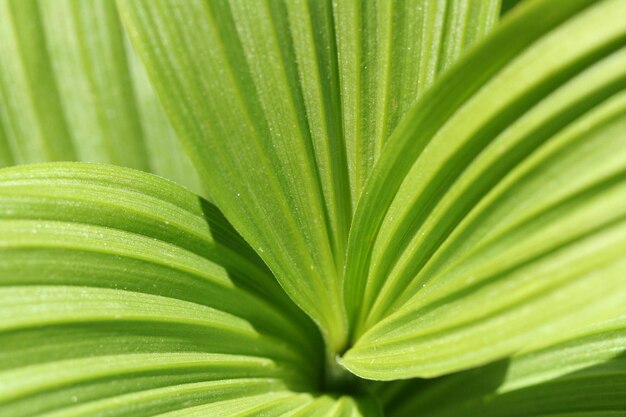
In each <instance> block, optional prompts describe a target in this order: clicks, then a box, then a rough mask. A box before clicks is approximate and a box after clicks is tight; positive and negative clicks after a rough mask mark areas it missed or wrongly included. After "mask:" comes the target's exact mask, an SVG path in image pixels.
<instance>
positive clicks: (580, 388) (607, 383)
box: [383, 318, 626, 417]
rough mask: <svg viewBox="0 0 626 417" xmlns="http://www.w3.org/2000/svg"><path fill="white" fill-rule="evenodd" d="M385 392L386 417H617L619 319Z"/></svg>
mask: <svg viewBox="0 0 626 417" xmlns="http://www.w3.org/2000/svg"><path fill="white" fill-rule="evenodd" d="M385 389H386V393H384V394H383V397H385V402H386V412H387V413H388V414H386V415H389V416H391V417H402V416H415V415H427V416H433V417H443V416H449V417H452V416H474V415H476V416H486V417H492V416H493V417H495V416H505V415H506V416H512V417H517V416H519V417H522V416H523V417H529V416H533V417H534V416H602V417H605V416H606V417H608V416H611V417H615V416H619V415H621V414H623V412H624V410H625V409H626V320H625V319H624V318H621V319H617V320H610V321H607V322H603V323H599V324H596V325H594V326H591V327H590V328H588V329H585V330H584V331H582V332H579V333H578V334H577V335H575V336H573V337H569V338H567V339H566V340H564V341H562V342H560V343H558V344H556V345H553V346H549V347H545V348H543V349H539V350H536V351H532V352H527V353H524V354H519V355H516V356H514V357H513V358H511V359H508V360H503V361H500V362H496V363H494V364H491V365H488V366H485V367H483V368H479V369H476V370H472V371H467V372H464V373H461V374H459V375H453V376H449V377H444V378H441V379H439V380H436V381H435V382H434V383H433V384H432V385H431V386H428V387H424V384H423V381H414V382H413V381H411V382H409V381H407V382H399V383H393V384H390V385H389V386H387V387H385Z"/></svg>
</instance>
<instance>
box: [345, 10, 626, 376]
mask: <svg viewBox="0 0 626 417" xmlns="http://www.w3.org/2000/svg"><path fill="white" fill-rule="evenodd" d="M592 3H593V4H592ZM624 6H625V5H624V4H623V3H621V2H619V1H610V0H608V1H603V2H585V1H580V2H579V1H573V2H568V3H567V5H556V4H555V3H551V2H541V1H540V2H534V3H532V4H528V5H525V6H524V7H521V8H520V9H518V11H517V12H516V13H512V14H511V15H509V19H508V20H506V21H505V22H503V24H502V26H500V28H499V30H497V31H496V32H495V33H494V34H493V36H492V37H490V38H489V39H488V40H487V41H486V42H485V43H483V44H482V45H481V47H480V48H477V49H476V50H474V52H473V53H472V54H471V55H470V56H468V57H467V59H465V60H464V61H463V63H462V64H461V65H459V66H457V67H456V68H455V70H454V71H452V72H451V73H449V74H448V76H446V77H444V78H443V79H442V80H441V82H440V83H439V84H437V86H436V87H435V88H434V89H433V90H431V93H432V94H428V95H427V96H425V97H424V99H423V100H421V101H420V103H418V105H417V106H416V107H415V108H414V109H413V110H412V112H411V113H410V115H409V116H407V118H406V119H405V121H404V122H403V123H402V124H401V126H400V127H399V128H398V130H397V131H396V132H395V133H394V137H393V138H392V139H391V140H390V142H389V144H388V146H387V148H386V151H385V153H383V155H382V157H381V161H380V163H379V164H378V165H377V167H376V168H375V171H374V173H373V175H372V177H371V180H370V182H369V183H368V187H367V189H366V190H365V193H364V197H363V199H362V201H361V202H360V203H359V208H358V209H357V212H356V215H355V220H354V223H353V229H352V230H351V233H352V234H351V236H350V242H349V252H348V260H347V262H348V264H347V269H346V278H345V279H346V303H347V305H348V311H349V312H350V313H351V317H352V323H353V325H354V335H353V341H354V343H355V344H354V346H353V347H352V348H351V349H350V350H349V351H348V352H347V354H346V355H345V356H344V358H343V363H344V364H345V365H346V366H347V367H348V368H349V369H350V370H352V371H354V372H355V373H357V374H358V375H361V376H365V377H368V378H376V379H378V378H380V379H392V378H406V377H411V376H433V375H438V374H441V373H445V372H451V371H455V370H459V369H463V368H466V367H470V366H475V365H478V364H481V363H485V362H487V361H491V360H494V359H497V358H500V357H503V356H505V355H507V354H510V353H512V352H514V351H516V350H519V348H520V347H522V346H525V345H528V344H531V345H532V344H535V343H536V342H537V341H538V340H545V339H546V338H547V339H549V338H551V337H554V336H555V335H557V334H558V333H559V332H562V331H569V330H571V329H573V328H577V327H580V326H582V325H584V324H585V323H592V322H593V321H595V320H598V319H603V318H605V317H611V315H613V314H615V311H616V309H617V308H618V306H619V305H620V303H624V302H625V301H626V291H625V290H626V289H625V288H624V286H623V285H621V281H622V278H621V277H623V274H624V271H625V269H624V268H625V267H626V266H625V265H624V263H623V258H624V254H625V253H626V241H624V236H625V230H626V229H625V227H626V225H625V223H624V220H625V219H626V217H625V214H626V212H624V205H623V204H621V202H623V201H624V199H625V198H626V182H625V181H624V180H625V179H626V177H625V176H624V173H625V172H626V171H625V169H626V159H625V158H626V154H624V152H623V149H625V146H626V142H625V139H626V138H625V137H624V136H623V135H622V134H621V132H623V129H624V126H625V123H626V117H625V114H626V112H625V111H626V107H625V105H626V93H624V92H623V90H624V88H625V87H626V73H625V72H624V68H625V64H626V49H624V47H625V46H626V24H624V21H623V19H621V18H620V17H619V16H621V15H622V14H623V13H625V12H626V9H624ZM539 15H541V16H542V17H541V18H540V19H539V18H538V16H539ZM600 27H601V29H599V28H600ZM521 28H524V30H522V29H521ZM521 32H523V34H522V35H520V33H521ZM572 42H575V43H576V47H575V48H573V47H572V48H569V47H568V45H570V44H571V43H572ZM504 44H507V45H509V47H508V48H506V49H505V51H506V52H505V53H504V54H502V53H496V51H501V50H502V49H501V47H502V45H504ZM364 278H365V279H364ZM616 289H617V290H616ZM580 304H584V306H585V308H580ZM374 357H376V358H377V360H376V361H374V362H373V361H372V358H374Z"/></svg>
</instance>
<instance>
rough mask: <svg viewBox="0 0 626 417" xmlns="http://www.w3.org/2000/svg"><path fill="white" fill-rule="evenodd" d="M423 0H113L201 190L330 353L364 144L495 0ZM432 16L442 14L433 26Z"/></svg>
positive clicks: (339, 341)
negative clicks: (367, 1) (435, 28)
mask: <svg viewBox="0 0 626 417" xmlns="http://www.w3.org/2000/svg"><path fill="white" fill-rule="evenodd" d="M422 3H423V2H421V1H412V0H411V1H406V2H401V3H398V8H397V9H396V10H393V8H392V7H391V5H392V4H395V2H375V3H372V6H373V7H372V8H371V9H370V7H369V6H367V7H366V6H363V10H357V9H359V7H360V6H359V4H360V3H359V2H351V1H345V2H334V3H333V2H331V1H308V0H298V1H282V0H281V1H259V2H240V1H213V2H205V1H188V2H180V3H177V2H168V1H156V2H150V4H147V3H145V2H142V1H121V2H119V4H120V8H121V10H122V15H123V16H124V20H125V23H126V26H127V28H128V30H129V33H130V35H131V39H132V40H133V42H134V44H135V46H136V48H137V50H138V51H139V54H140V56H141V57H142V58H143V60H144V62H145V63H146V67H147V68H148V72H149V74H150V76H151V79H152V81H153V83H154V85H155V88H156V89H157V91H158V92H159V95H160V97H161V98H162V100H163V103H164V106H165V108H166V110H167V112H168V114H169V116H170V117H171V119H172V122H173V124H174V126H175V128H176V131H177V133H178V135H179V137H180V138H181V140H182V141H183V143H184V144H185V146H186V147H187V149H188V151H189V153H190V155H191V156H192V158H193V160H194V164H195V166H196V167H197V168H198V170H199V172H200V174H201V176H202V178H203V179H204V181H205V182H206V183H207V184H208V188H209V189H211V193H212V198H213V199H214V201H215V202H216V204H218V205H219V207H220V208H221V209H222V210H223V211H224V213H225V215H226V216H227V217H228V218H229V220H230V221H231V222H232V223H233V225H234V226H235V227H236V229H237V230H238V231H239V232H240V233H241V234H242V236H244V237H245V238H246V240H247V241H249V242H250V243H251V245H252V246H253V247H254V248H255V249H256V250H257V252H258V253H259V255H260V256H261V257H262V258H263V259H264V260H265V261H266V263H267V264H268V265H269V267H270V268H271V270H272V271H273V272H274V274H275V275H276V277H277V279H278V280H279V281H280V283H281V285H282V286H283V288H285V291H286V292H287V293H288V294H289V295H290V296H291V298H292V299H293V300H294V301H295V302H296V303H297V304H298V305H299V306H300V307H301V308H302V309H303V310H304V311H306V312H307V313H308V314H309V315H310V316H311V317H312V318H313V319H314V320H315V321H316V322H317V323H318V324H319V325H320V328H321V329H322V331H323V332H324V334H325V337H326V339H327V341H328V345H329V350H330V352H332V353H335V352H338V351H341V350H342V348H343V347H344V345H345V342H346V337H347V327H346V322H345V314H344V311H343V302H342V273H343V266H344V257H345V249H346V241H347V235H348V229H349V225H350V219H351V216H352V208H353V207H352V206H353V204H354V203H355V202H356V197H357V195H358V192H359V191H360V188H361V182H362V179H363V178H364V177H362V174H364V173H365V171H367V170H368V169H369V167H370V166H371V164H372V163H373V161H374V159H375V158H374V157H373V156H372V157H370V156H368V155H369V154H370V153H372V150H371V149H370V148H372V149H373V148H376V149H377V150H376V152H374V153H377V152H378V149H379V148H381V147H382V144H383V142H384V140H385V139H386V137H387V136H388V135H389V133H390V131H391V129H393V127H394V126H395V124H396V122H397V120H398V119H399V118H400V116H401V114H402V113H403V112H405V111H406V109H407V107H408V104H409V103H412V102H413V101H414V100H415V99H416V97H417V96H418V95H419V94H420V91H423V90H425V89H426V88H427V86H428V85H429V84H430V83H431V82H432V79H434V77H435V75H436V74H437V72H438V71H439V70H440V69H443V68H444V67H446V66H447V65H448V64H449V63H450V62H452V61H453V60H454V59H455V58H456V57H457V56H458V55H459V53H460V51H461V50H463V49H464V48H465V47H466V46H467V45H468V44H470V43H471V42H473V41H474V40H475V39H476V38H478V37H479V36H480V35H481V34H482V33H483V32H484V31H485V30H486V29H487V28H488V27H489V25H490V22H492V21H493V19H494V16H495V14H496V12H497V2H495V1H493V2H492V1H489V2H482V1H481V2H469V3H468V2H463V1H458V2H457V1H453V2H438V3H437V4H436V5H435V8H434V9H432V10H431V9H430V8H427V10H423V9H422ZM448 3H449V4H450V7H449V8H446V6H445V4H448ZM468 4H469V5H468ZM465 6H467V7H465ZM366 9H367V10H366ZM378 9H380V11H381V14H380V15H378V14H377V11H376V10H378ZM405 11H406V12H407V13H404V12H405ZM433 16H435V17H436V18H437V19H438V21H440V22H444V21H445V22H446V24H445V25H444V26H445V27H444V28H441V30H440V32H438V33H437V34H436V35H433V36H431V35H430V34H428V33H427V32H428V31H429V29H430V26H428V24H429V23H427V22H428V21H430V18H431V17H433ZM413 18H416V19H417V18H419V19H421V20H420V22H424V23H423V27H422V24H421V23H419V22H417V23H415V24H412V19H413ZM469 22H472V23H476V25H474V24H470V23H469ZM361 32H362V33H363V35H364V36H363V41H362V42H361V40H360V39H357V38H358V37H359V36H360V34H361ZM425 32H426V34H425V35H424V33H425ZM378 41H379V42H378ZM395 42H399V44H400V45H401V46H400V47H399V48H392V47H391V46H392V44H394V43H395ZM182 45H184V47H182ZM355 45H356V46H355ZM353 46H355V48H356V49H353ZM411 48H414V50H413V51H414V52H411ZM440 50H441V51H442V52H441V54H440V53H439V51H440ZM415 51H419V52H420V53H415ZM353 52H354V53H355V54H356V55H354V56H352V55H351V54H352V53H353ZM440 55H441V56H440ZM392 63H393V64H392ZM368 67H369V68H370V69H369V70H367V68H368ZM415 68H418V69H417V70H416V69H415ZM355 69H356V71H357V72H356V73H355V72H354V70H355ZM361 72H363V81H362V82H361V78H360V75H358V74H361ZM365 87H367V88H368V89H370V88H371V92H370V93H367V94H366V95H364V96H363V97H362V98H355V97H356V95H359V94H360V91H361V90H362V89H364V88H365ZM400 91H402V94H403V95H402V97H400V96H399V95H398V101H394V100H395V99H393V97H395V96H396V95H397V94H396V93H399V92H400ZM361 110H363V112H362V111H361ZM383 110H384V112H383V113H384V114H381V115H376V116H375V117H372V115H373V114H374V113H376V112H379V111H383ZM379 121H382V123H383V124H380V123H379ZM356 125H358V127H355V126H356ZM361 128H362V132H361ZM357 136H358V137H362V142H360V139H358V140H357V139H356V137H357ZM370 145H371V146H370ZM372 155H373V154H372ZM355 158H357V159H359V160H360V159H363V161H365V165H367V167H366V168H365V171H364V172H363V173H359V174H355V172H356V171H355V170H360V168H358V169H357V168H356V165H355V162H354V160H355ZM357 165H361V163H360V162H359V163H358V164H357ZM359 172H360V171H359ZM355 175H356V177H358V178H356V177H355ZM355 178H356V179H355Z"/></svg>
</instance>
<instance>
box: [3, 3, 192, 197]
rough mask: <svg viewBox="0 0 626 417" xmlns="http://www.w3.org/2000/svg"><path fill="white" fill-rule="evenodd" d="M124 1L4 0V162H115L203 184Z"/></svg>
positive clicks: (189, 185) (186, 181) (190, 182)
mask: <svg viewBox="0 0 626 417" xmlns="http://www.w3.org/2000/svg"><path fill="white" fill-rule="evenodd" d="M125 38H126V36H125V34H124V32H123V31H122V27H121V23H120V20H119V17H118V14H117V8H116V6H115V2H113V1H108V0H89V1H74V0H60V1H52V2H50V1H45V0H2V1H0V39H2V42H0V55H2V59H1V60H0V93H1V94H0V166H6V165H13V164H19V163H30V162H45V161H57V160H83V161H95V162H111V163H115V164H119V165H125V166H130V167H133V168H138V169H143V170H147V171H152V172H154V173H157V174H159V175H163V176H165V177H168V178H171V179H172V180H175V181H177V182H179V183H181V184H183V185H186V186H188V187H191V188H193V189H194V190H201V189H202V188H201V187H200V185H199V182H198V179H197V175H196V173H195V171H194V170H193V168H192V167H191V165H190V162H189V161H188V159H187V157H186V156H185V155H184V154H183V152H182V149H181V147H180V145H179V144H178V143H177V141H176V138H175V136H174V133H173V131H172V129H171V127H170V126H169V123H168V121H167V119H166V117H165V115H164V113H163V110H162V109H161V105H160V103H159V102H158V99H157V97H156V96H155V94H154V92H153V90H152V87H151V86H150V84H149V83H148V81H147V78H146V75H145V70H144V69H143V66H142V64H141V63H140V62H139V61H138V59H137V57H136V56H135V55H134V52H133V51H132V48H130V45H129V44H128V42H127V41H126V39H125Z"/></svg>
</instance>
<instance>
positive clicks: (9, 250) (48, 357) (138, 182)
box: [0, 163, 323, 416]
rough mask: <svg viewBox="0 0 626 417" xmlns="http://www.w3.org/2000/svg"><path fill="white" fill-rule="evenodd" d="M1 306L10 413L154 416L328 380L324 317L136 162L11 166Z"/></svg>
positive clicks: (4, 196)
mask: <svg viewBox="0 0 626 417" xmlns="http://www.w3.org/2000/svg"><path fill="white" fill-rule="evenodd" d="M0 305H1V306H2V308H0V322H1V324H0V381H2V382H0V411H1V414H7V415H11V416H22V415H23V416H26V415H32V414H37V415H57V414H58V415H63V416H68V415H83V416H95V415H107V416H109V415H120V416H121V415H128V414H129V413H132V415H134V416H144V415H145V416H147V415H154V414H155V413H156V412H159V413H162V412H163V413H164V412H166V411H168V410H177V409H181V408H188V407H192V406H194V405H200V404H207V403H214V402H217V401H225V400H228V399H230V398H239V397H246V396H250V395H255V394H259V393H266V392H272V391H281V390H287V391H288V390H293V389H295V390H300V389H309V390H315V389H316V388H317V384H318V383H319V381H320V371H319V370H320V369H321V362H320V361H321V360H322V359H323V358H322V349H321V345H320V341H319V339H318V337H319V336H318V334H317V331H316V329H315V327H314V326H313V324H312V323H311V322H310V321H309V319H308V318H307V317H306V316H304V314H303V313H301V312H300V311H299V310H298V309H297V307H295V305H294V304H293V303H292V302H291V301H290V300H289V299H288V298H287V296H286V295H285V294H284V292H282V290H281V289H280V287H279V286H278V284H277V283H276V281H275V280H273V277H272V276H271V274H269V272H268V271H267V269H266V268H264V266H263V263H262V262H261V261H260V260H259V259H258V258H257V257H256V256H255V255H254V252H253V251H252V250H251V249H250V248H249V247H247V246H246V244H245V243H244V242H243V241H242V240H241V238H239V236H238V235H237V234H236V233H235V232H234V231H233V230H232V229H231V228H230V227H229V225H228V223H226V222H225V220H224V219H223V218H222V217H221V216H220V215H219V212H217V211H216V210H215V209H214V208H213V207H212V206H210V204H209V203H207V202H206V201H203V200H202V199H201V198H199V197H196V196H194V195H193V194H191V193H189V192H188V191H185V190H184V189H182V188H180V187H179V186H177V185H175V184H173V183H170V182H168V181H166V180H163V179H161V178H158V177H155V176H152V175H149V174H144V173H141V172H138V171H132V170H129V169H124V168H117V167H112V166H105V165H95V164H75V163H60V164H47V165H32V166H28V165H27V166H18V167H13V168H5V169H3V170H0ZM48 413H50V414H48Z"/></svg>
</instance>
